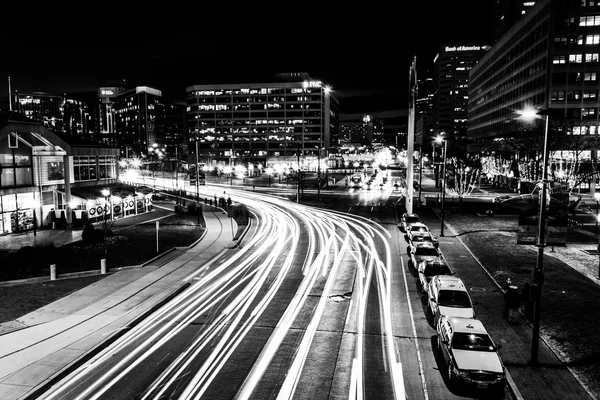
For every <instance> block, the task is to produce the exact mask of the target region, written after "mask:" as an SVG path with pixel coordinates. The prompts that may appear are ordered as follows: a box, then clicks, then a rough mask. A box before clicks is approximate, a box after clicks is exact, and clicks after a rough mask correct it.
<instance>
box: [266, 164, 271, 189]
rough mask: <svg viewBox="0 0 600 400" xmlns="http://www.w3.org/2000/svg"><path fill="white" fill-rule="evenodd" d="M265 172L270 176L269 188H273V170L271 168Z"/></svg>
mask: <svg viewBox="0 0 600 400" xmlns="http://www.w3.org/2000/svg"><path fill="white" fill-rule="evenodd" d="M265 172H266V173H267V175H268V176H269V187H271V175H272V174H273V168H271V167H269V168H267V169H265Z"/></svg>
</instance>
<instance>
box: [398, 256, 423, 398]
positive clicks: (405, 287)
mask: <svg viewBox="0 0 600 400" xmlns="http://www.w3.org/2000/svg"><path fill="white" fill-rule="evenodd" d="M400 263H401V264H402V276H403V277H404V289H405V290H406V300H407V301H408V312H409V314H410V323H411V325H412V331H413V339H414V342H415V347H416V348H417V360H418V362H419V375H421V385H422V386H423V396H425V400H428V399H429V395H428V394H427V383H425V372H424V371H423V360H422V359H421V349H420V347H419V339H418V338H417V327H416V326H415V315H414V314H413V309H412V304H410V295H409V294H408V282H407V280H406V271H405V270H404V260H403V259H402V257H400Z"/></svg>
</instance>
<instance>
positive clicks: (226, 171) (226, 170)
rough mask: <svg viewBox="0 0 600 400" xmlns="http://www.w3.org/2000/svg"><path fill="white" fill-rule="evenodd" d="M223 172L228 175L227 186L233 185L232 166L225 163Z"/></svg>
mask: <svg viewBox="0 0 600 400" xmlns="http://www.w3.org/2000/svg"><path fill="white" fill-rule="evenodd" d="M223 172H224V173H226V174H227V175H228V176H229V186H233V168H231V167H230V166H229V165H226V166H225V168H223Z"/></svg>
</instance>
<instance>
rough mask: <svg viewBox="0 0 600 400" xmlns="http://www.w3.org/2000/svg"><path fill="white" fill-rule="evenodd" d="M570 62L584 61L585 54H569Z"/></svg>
mask: <svg viewBox="0 0 600 400" xmlns="http://www.w3.org/2000/svg"><path fill="white" fill-rule="evenodd" d="M569 62H570V63H581V62H583V54H569Z"/></svg>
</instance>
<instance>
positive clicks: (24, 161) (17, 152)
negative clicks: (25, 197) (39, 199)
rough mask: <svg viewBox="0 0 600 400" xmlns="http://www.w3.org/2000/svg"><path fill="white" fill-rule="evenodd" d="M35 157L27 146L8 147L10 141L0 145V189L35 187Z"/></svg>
mask: <svg viewBox="0 0 600 400" xmlns="http://www.w3.org/2000/svg"><path fill="white" fill-rule="evenodd" d="M32 162H33V157H32V154H31V149H30V148H29V147H27V146H19V147H17V148H10V147H8V141H5V140H3V141H2V142H1V143H0V165H2V173H1V174H0V188H15V187H23V186H32V185H33V165H32Z"/></svg>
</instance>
